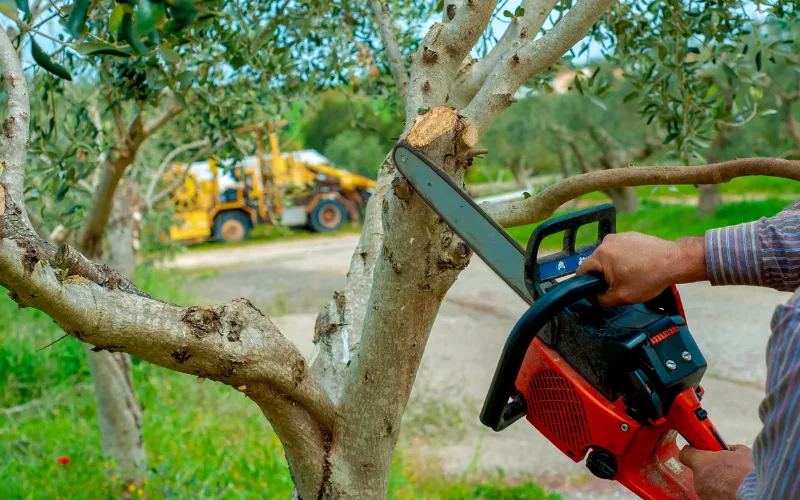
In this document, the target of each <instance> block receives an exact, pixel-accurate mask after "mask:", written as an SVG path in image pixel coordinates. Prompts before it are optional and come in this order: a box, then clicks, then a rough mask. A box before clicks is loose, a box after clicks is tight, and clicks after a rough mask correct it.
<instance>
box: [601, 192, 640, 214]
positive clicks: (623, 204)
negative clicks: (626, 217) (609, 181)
mask: <svg viewBox="0 0 800 500" xmlns="http://www.w3.org/2000/svg"><path fill="white" fill-rule="evenodd" d="M606 193H607V194H608V196H609V197H610V198H611V203H613V204H614V205H615V206H616V207H617V211H619V212H625V213H633V212H635V211H637V210H638V209H639V196H638V195H637V194H636V188H632V187H623V188H614V189H608V190H606Z"/></svg>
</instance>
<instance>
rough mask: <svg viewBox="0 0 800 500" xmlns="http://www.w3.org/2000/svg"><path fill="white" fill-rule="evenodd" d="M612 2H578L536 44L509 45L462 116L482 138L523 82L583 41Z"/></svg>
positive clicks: (533, 41)
mask: <svg viewBox="0 0 800 500" xmlns="http://www.w3.org/2000/svg"><path fill="white" fill-rule="evenodd" d="M614 2H615V0H580V2H578V3H577V4H576V5H575V6H574V7H572V9H571V10H570V11H569V12H567V13H566V14H565V15H564V17H563V18H562V19H561V21H559V22H558V23H557V24H556V25H555V27H553V29H552V30H551V31H550V32H549V33H548V34H546V35H545V36H543V37H542V38H539V39H538V40H530V39H528V40H526V41H523V42H521V43H519V44H518V42H514V43H512V44H511V47H510V48H509V50H508V51H507V52H506V53H505V54H503V56H502V57H501V59H500V61H498V63H497V64H495V65H494V68H493V69H492V72H491V74H490V75H489V77H488V78H487V79H486V81H485V82H484V84H483V86H482V87H481V89H480V91H479V92H478V94H477V95H476V96H475V99H473V100H472V102H471V103H470V104H469V106H467V107H466V108H465V109H464V112H463V115H464V116H466V117H467V118H469V120H470V122H471V123H472V124H473V125H475V126H476V127H477V130H478V133H479V136H481V137H482V136H483V135H484V134H485V133H486V131H487V130H489V127H490V126H491V125H492V123H494V121H495V120H496V119H497V117H498V116H500V113H502V112H503V111H504V110H505V109H506V108H508V107H509V106H511V104H513V103H514V100H515V99H514V95H515V94H516V93H517V91H518V90H519V89H520V87H522V85H523V84H525V82H527V81H528V80H530V79H531V78H533V77H534V76H535V75H537V74H539V73H541V72H542V71H544V70H546V69H547V68H548V67H550V66H551V65H552V64H554V63H555V62H556V61H558V60H559V59H560V58H561V56H563V55H564V54H565V53H566V52H567V51H568V50H569V49H571V48H572V47H573V46H574V45H575V44H577V43H578V42H579V41H581V40H582V39H583V37H584V36H586V33H588V31H589V29H591V27H592V25H594V23H596V22H597V20H598V19H600V16H602V15H603V13H604V12H605V11H606V10H608V8H609V7H610V6H611V5H612V4H613V3H614Z"/></svg>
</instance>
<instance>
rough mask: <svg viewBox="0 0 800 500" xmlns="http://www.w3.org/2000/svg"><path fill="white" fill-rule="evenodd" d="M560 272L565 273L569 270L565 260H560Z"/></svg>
mask: <svg viewBox="0 0 800 500" xmlns="http://www.w3.org/2000/svg"><path fill="white" fill-rule="evenodd" d="M557 269H558V272H560V273H563V272H564V271H566V270H567V265H566V264H565V263H564V261H563V260H560V261H558V268H557Z"/></svg>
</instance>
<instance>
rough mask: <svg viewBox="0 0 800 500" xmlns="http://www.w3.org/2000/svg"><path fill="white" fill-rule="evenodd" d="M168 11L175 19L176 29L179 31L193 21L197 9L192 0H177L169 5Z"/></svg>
mask: <svg viewBox="0 0 800 500" xmlns="http://www.w3.org/2000/svg"><path fill="white" fill-rule="evenodd" d="M169 13H170V15H171V16H172V19H173V20H174V21H175V25H176V26H175V27H176V28H177V31H180V30H182V29H183V28H185V27H186V26H189V25H190V24H192V23H193V22H194V20H195V18H196V17H197V14H198V11H197V8H195V6H194V1H193V0H178V1H177V2H175V3H174V4H173V5H171V6H170V7H169Z"/></svg>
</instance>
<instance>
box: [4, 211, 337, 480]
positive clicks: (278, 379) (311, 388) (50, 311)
mask: <svg viewBox="0 0 800 500" xmlns="http://www.w3.org/2000/svg"><path fill="white" fill-rule="evenodd" d="M5 205H6V208H8V207H9V206H10V205H14V203H13V200H11V199H10V198H9V197H8V196H6V197H5ZM9 213H16V210H9V211H7V212H6V216H4V217H0V227H3V224H5V223H6V222H7V221H6V220H5V219H7V216H8V214H9ZM4 234H5V233H4ZM59 253H67V254H69V255H73V256H74V254H77V252H74V250H69V249H68V250H63V249H62V250H61V251H60V252H59ZM78 255H79V254H78ZM76 259H77V261H83V264H87V262H88V261H87V260H86V259H85V258H82V256H81V257H76ZM55 261H56V256H55V255H54V252H53V249H52V247H48V246H46V245H44V244H42V243H41V242H40V241H39V240H37V239H33V238H28V237H19V238H16V239H13V240H12V239H9V238H4V239H0V286H3V287H5V288H7V289H8V290H9V291H10V296H11V297H12V298H13V299H14V300H15V301H17V302H18V303H19V304H20V306H22V307H34V308H36V309H39V310H41V311H43V312H44V313H45V314H47V315H48V316H50V317H51V318H53V320H54V321H55V322H56V323H57V324H58V325H60V326H61V327H62V328H63V329H64V330H65V331H66V332H67V333H69V334H71V335H73V336H74V337H76V338H78V339H79V340H81V341H83V342H87V343H89V344H92V345H94V346H96V348H95V349H96V350H107V351H111V352H118V351H119V352H127V353H129V354H132V355H134V356H137V357H139V358H141V359H143V360H146V361H148V362H150V363H153V364H157V365H159V366H163V367H165V368H168V369H171V370H175V371H179V372H183V373H188V374H191V375H194V376H198V377H203V378H210V379H212V380H216V381H219V382H223V383H225V384H227V385H230V386H232V387H235V388H237V389H238V390H239V391H241V392H243V393H244V394H246V395H247V396H248V397H250V398H251V399H252V400H253V401H254V402H256V404H258V405H259V407H260V408H261V410H262V412H263V413H264V414H265V416H266V417H267V418H268V419H269V421H270V423H271V424H272V426H273V427H274V428H275V430H276V432H277V433H278V436H279V437H280V438H281V441H282V443H283V445H284V447H285V449H286V455H287V459H288V460H289V462H290V464H291V466H292V467H297V468H298V470H303V471H304V474H293V477H294V479H295V481H297V482H298V487H299V488H300V490H301V491H304V492H309V491H313V492H316V488H318V487H319V484H321V482H322V477H323V475H324V466H323V464H322V463H321V461H320V457H321V456H324V453H325V449H326V446H328V443H329V442H330V435H331V433H332V432H333V429H334V428H335V426H336V425H337V423H338V419H339V417H338V414H337V410H336V408H335V407H334V405H333V404H332V403H331V401H330V399H328V397H327V396H326V395H325V392H324V391H323V390H322V388H321V387H320V386H319V384H317V382H316V381H315V380H314V378H313V377H312V376H311V375H310V374H309V373H308V369H307V366H306V362H305V359H304V358H303V356H302V355H301V354H300V352H299V351H298V350H297V349H296V348H295V347H294V346H293V345H292V344H291V342H289V341H288V340H286V339H285V338H284V337H283V336H282V335H281V334H280V332H279V331H278V329H277V328H276V327H275V325H273V324H272V322H270V320H269V319H268V318H267V317H266V316H264V314H263V313H262V312H261V311H260V310H258V309H257V308H256V307H255V306H254V305H253V304H252V303H250V302H249V301H248V300H246V299H238V300H234V301H232V302H229V303H227V304H223V305H219V306H211V307H189V308H183V307H178V306H176V305H172V304H167V303H164V302H160V301H158V300H155V299H152V298H149V297H148V296H146V294H143V293H139V294H137V293H129V292H128V291H126V290H123V289H121V288H116V287H115V286H114V285H113V284H112V283H113V280H111V279H105V278H103V277H102V276H99V275H98V273H102V271H103V268H102V267H101V266H97V265H96V264H93V263H88V264H87V267H81V266H78V267H76V268H74V269H72V268H71V269H70V270H69V272H68V273H67V275H66V276H65V273H64V272H62V271H61V270H60V269H57V268H55V267H52V266H51V263H53V262H55ZM84 271H85V272H84ZM79 273H82V274H86V276H88V277H89V278H87V277H85V276H83V275H82V274H79ZM97 281H103V282H105V286H102V285H99V284H97ZM301 468H302V469H301ZM306 471H310V474H306V473H305V472H306Z"/></svg>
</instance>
